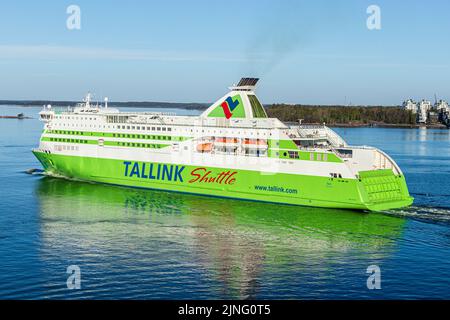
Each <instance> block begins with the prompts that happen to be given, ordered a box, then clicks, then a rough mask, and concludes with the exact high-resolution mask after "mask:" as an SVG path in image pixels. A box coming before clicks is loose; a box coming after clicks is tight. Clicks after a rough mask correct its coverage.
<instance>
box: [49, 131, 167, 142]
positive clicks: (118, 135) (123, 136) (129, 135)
mask: <svg viewBox="0 0 450 320" xmlns="http://www.w3.org/2000/svg"><path fill="white" fill-rule="evenodd" d="M48 133H56V134H68V135H79V136H82V135H84V134H85V133H84V132H82V131H70V130H69V131H68V130H49V131H48ZM112 136H113V137H115V138H135V139H153V140H172V137H171V136H151V135H150V136H148V135H143V134H142V135H141V134H125V133H113V134H112Z"/></svg>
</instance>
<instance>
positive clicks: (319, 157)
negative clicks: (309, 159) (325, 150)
mask: <svg viewBox="0 0 450 320" xmlns="http://www.w3.org/2000/svg"><path fill="white" fill-rule="evenodd" d="M317 161H322V155H321V154H320V153H318V154H317Z"/></svg>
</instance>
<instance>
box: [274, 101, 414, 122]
mask: <svg viewBox="0 0 450 320" xmlns="http://www.w3.org/2000/svg"><path fill="white" fill-rule="evenodd" d="M266 111H267V114H268V116H269V117H273V118H278V119H280V120H281V121H285V122H295V121H297V120H299V119H303V122H304V123H324V122H325V123H327V124H349V123H354V124H370V123H386V124H415V123H416V116H415V115H414V114H413V113H412V112H411V111H407V110H404V109H403V108H401V107H398V106H394V107H382V106H373V107H372V106H358V107H356V106H352V107H350V106H314V105H286V104H273V105H270V106H267V108H266Z"/></svg>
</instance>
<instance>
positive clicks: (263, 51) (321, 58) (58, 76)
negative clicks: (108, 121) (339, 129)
mask: <svg viewBox="0 0 450 320" xmlns="http://www.w3.org/2000/svg"><path fill="white" fill-rule="evenodd" d="M71 4H76V5H78V6H79V7H80V9H81V30H68V29H67V28H66V19H67V17H68V14H67V13H66V8H67V7H68V6H69V5H71ZM371 4H376V5H378V6H379V7H380V8H381V27H382V28H381V30H373V31H370V30H368V29H367V27H366V19H367V17H368V14H367V13H366V9H367V7H368V6H369V5H371ZM449 13H450V2H448V1H444V0H442V1H439V0H435V1H414V0H412V1H394V0H391V1H378V0H373V1H365V0H347V1H335V2H334V3H333V4H331V1H329V0H326V1H325V0H319V1H312V0H311V1H293V0H292V1H282V0H280V1H268V0H262V1H261V0H259V1H257V0H246V1H237V0H228V1H211V0H209V1H203V0H190V1H181V0H180V1H175V0H166V1H130V0H129V1H122V2H120V3H119V1H114V2H113V1H79V0H73V1H33V2H31V1H20V0H17V1H2V2H1V3H0V100H2V99H55V100H56V99H70V100H73V99H79V98H81V97H82V96H83V95H84V93H85V92H87V91H89V90H90V91H92V92H93V93H94V94H95V95H96V96H97V97H100V98H101V97H102V96H105V95H107V96H109V97H110V100H112V101H143V100H146V101H170V102H212V101H214V100H215V99H216V98H218V97H220V96H221V95H223V94H224V93H225V92H226V90H227V89H226V87H227V86H229V85H231V84H233V83H235V82H237V81H238V80H239V79H240V77H242V76H256V77H260V78H261V81H260V85H259V88H258V95H259V97H260V98H261V100H262V101H263V103H272V102H286V103H317V104H333V103H338V104H344V103H346V104H348V103H352V104H400V103H401V102H402V100H404V99H406V98H409V97H412V98H414V99H421V98H427V99H432V100H433V99H434V94H437V95H438V98H445V99H450V86H449V79H448V77H449V71H450V41H449V38H450V19H448V15H449Z"/></svg>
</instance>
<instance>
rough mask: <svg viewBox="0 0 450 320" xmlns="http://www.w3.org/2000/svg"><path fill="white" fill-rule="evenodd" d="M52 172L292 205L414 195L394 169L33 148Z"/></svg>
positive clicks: (365, 206)
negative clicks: (318, 172)
mask: <svg viewBox="0 0 450 320" xmlns="http://www.w3.org/2000/svg"><path fill="white" fill-rule="evenodd" d="M33 153H34V154H35V156H36V157H37V158H38V159H39V161H40V162H41V164H42V165H43V167H44V169H45V171H46V173H48V174H50V175H55V176H63V177H66V178H69V179H78V180H83V181H90V182H98V183H105V184H113V185H121V186H127V187H136V188H147V189H157V190H165V191H174V192H183V193H192V194H200V195H207V196H214V197H224V198H235V199H243V200H253V201H263V202H273V203H283V204H290V205H301V206H312V207H324V208H341V209H354V210H369V211H383V210H388V209H394V208H401V207H406V206H409V205H411V204H412V202H413V198H412V197H411V196H410V195H409V193H408V188H407V186H406V182H405V178H404V176H403V175H395V174H394V173H393V171H392V170H389V169H385V170H373V171H363V172H360V174H359V177H358V178H357V179H346V178H332V177H322V176H309V175H300V174H287V173H268V172H262V171H251V170H237V169H232V168H216V167H198V166H189V165H182V164H175V163H170V164H169V163H153V162H139V161H132V160H130V161H128V160H118V159H105V158H96V157H82V156H68V155H58V154H52V153H46V152H41V151H38V150H35V151H33Z"/></svg>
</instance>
